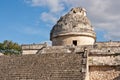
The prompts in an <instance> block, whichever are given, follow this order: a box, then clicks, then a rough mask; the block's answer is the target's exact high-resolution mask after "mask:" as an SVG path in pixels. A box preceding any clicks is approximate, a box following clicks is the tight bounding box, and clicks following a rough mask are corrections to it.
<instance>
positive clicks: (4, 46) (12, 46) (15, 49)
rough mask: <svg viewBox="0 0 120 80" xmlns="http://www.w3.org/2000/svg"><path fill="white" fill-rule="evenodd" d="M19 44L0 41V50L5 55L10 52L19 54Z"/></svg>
mask: <svg viewBox="0 0 120 80" xmlns="http://www.w3.org/2000/svg"><path fill="white" fill-rule="evenodd" d="M21 51H22V49H21V46H20V45H19V44H18V43H15V42H12V41H9V40H5V41H3V43H0V52H1V53H3V54H5V55H9V54H10V55H11V54H21Z"/></svg>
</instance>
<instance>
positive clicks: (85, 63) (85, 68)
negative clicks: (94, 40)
mask: <svg viewBox="0 0 120 80" xmlns="http://www.w3.org/2000/svg"><path fill="white" fill-rule="evenodd" d="M88 52H89V51H88V50H87V49H86V48H85V49H84V53H83V60H82V72H84V73H85V80H89V66H88Z"/></svg>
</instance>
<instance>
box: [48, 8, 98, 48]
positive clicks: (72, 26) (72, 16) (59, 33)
mask: <svg viewBox="0 0 120 80" xmlns="http://www.w3.org/2000/svg"><path fill="white" fill-rule="evenodd" d="M50 40H51V41H52V45H53V46H65V45H75V46H79V45H93V44H94V42H95V40H96V34H95V32H94V29H93V27H92V25H91V23H90V21H89V20H88V18H87V16H86V10H85V9H84V8H79V7H78V8H73V9H71V11H70V12H68V13H67V14H66V15H65V16H62V17H61V18H60V19H59V20H58V21H57V23H56V24H55V25H54V26H53V28H52V30H51V33H50Z"/></svg>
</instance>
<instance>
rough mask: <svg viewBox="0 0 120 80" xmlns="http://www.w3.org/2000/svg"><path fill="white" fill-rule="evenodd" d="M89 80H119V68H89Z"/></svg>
mask: <svg viewBox="0 0 120 80" xmlns="http://www.w3.org/2000/svg"><path fill="white" fill-rule="evenodd" d="M89 76H90V80H120V66H90V67H89Z"/></svg>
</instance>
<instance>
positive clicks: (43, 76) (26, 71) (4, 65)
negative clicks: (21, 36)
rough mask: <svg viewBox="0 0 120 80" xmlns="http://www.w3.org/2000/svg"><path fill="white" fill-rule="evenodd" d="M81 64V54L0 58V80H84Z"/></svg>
mask: <svg viewBox="0 0 120 80" xmlns="http://www.w3.org/2000/svg"><path fill="white" fill-rule="evenodd" d="M83 64H84V59H83V54H82V53H80V54H76V53H67V54H66V53H60V54H58V53H51V54H31V55H18V56H15V55H12V56H0V80H85V71H84V70H83ZM84 65H86V64H84ZM84 68H86V67H84Z"/></svg>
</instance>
